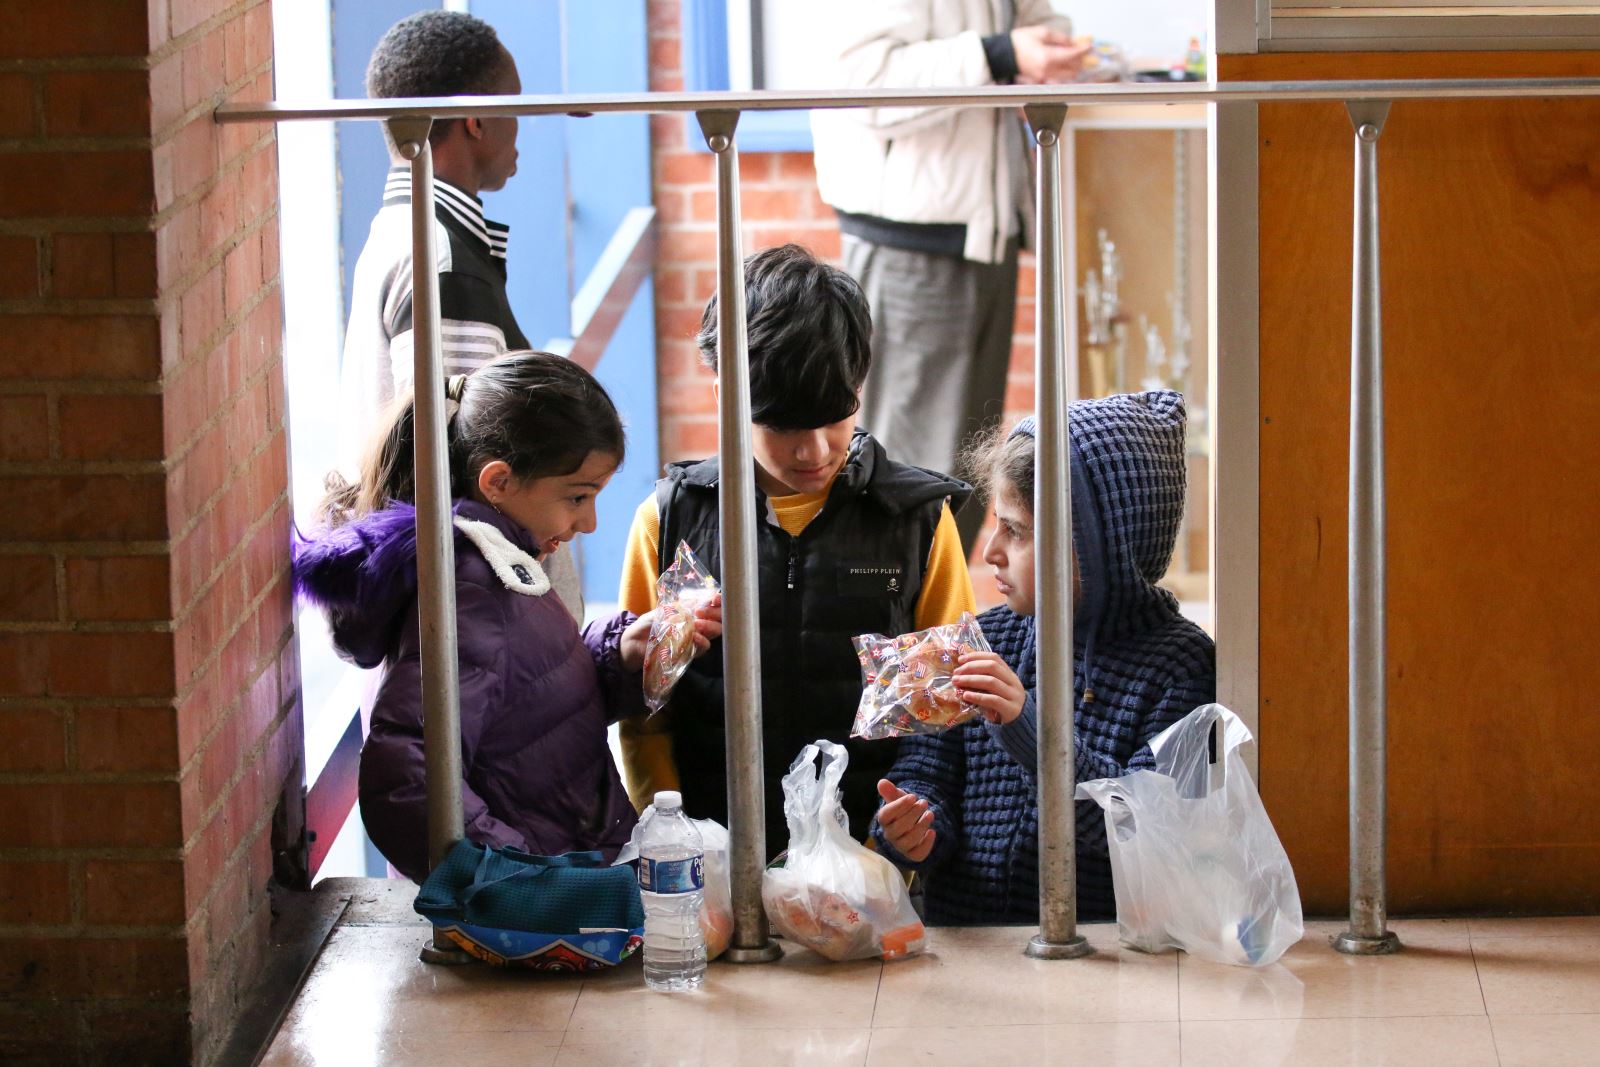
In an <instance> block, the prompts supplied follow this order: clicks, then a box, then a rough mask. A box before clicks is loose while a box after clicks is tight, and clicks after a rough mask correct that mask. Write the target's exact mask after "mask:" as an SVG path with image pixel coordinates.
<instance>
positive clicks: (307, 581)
mask: <svg viewBox="0 0 1600 1067" xmlns="http://www.w3.org/2000/svg"><path fill="white" fill-rule="evenodd" d="M453 510H454V513H455V515H456V516H457V517H458V518H462V519H468V520H471V521H473V522H479V523H484V524H486V525H489V526H492V527H494V529H496V530H497V531H499V532H500V533H501V534H502V535H504V537H505V538H506V540H508V541H510V542H511V544H512V545H514V546H516V547H517V548H518V549H521V550H522V551H523V552H526V553H527V554H528V555H529V556H533V557H537V556H538V554H539V549H538V545H537V544H536V543H535V542H534V539H533V535H531V534H530V533H528V531H526V530H524V529H523V528H522V527H521V526H518V525H517V524H516V523H515V522H512V521H511V520H510V519H508V518H506V517H505V516H504V515H502V514H500V513H499V512H498V511H495V510H494V509H493V508H491V507H489V506H488V505H486V504H480V503H478V502H477V501H474V500H458V501H456V502H455V506H454V509H453ZM455 549H456V551H457V552H458V553H459V552H462V551H477V549H475V548H473V547H471V544H470V543H469V542H468V540H467V538H466V536H465V535H464V534H463V533H462V531H461V530H460V529H459V528H457V529H456V530H455ZM293 556H294V559H293V574H294V585H295V590H296V592H298V593H299V594H300V596H301V597H302V598H304V599H305V600H307V601H309V602H311V603H313V604H316V605H317V606H319V607H321V608H322V609H323V610H324V611H325V612H326V613H327V615H328V620H329V624H330V627H331V628H332V631H333V640H334V644H335V646H336V647H337V648H338V649H339V651H340V652H341V653H342V654H343V655H345V656H346V657H347V658H349V659H351V660H353V661H355V662H356V663H357V664H359V665H361V666H363V667H375V666H377V665H378V664H379V663H382V662H383V659H384V657H385V656H386V655H388V652H389V649H390V648H391V647H392V645H393V643H394V640H395V637H396V635H397V634H398V633H399V629H400V626H401V624H402V623H403V622H404V620H405V617H406V614H407V613H408V612H409V611H410V610H411V605H412V604H413V602H414V601H415V600H416V596H417V510H416V508H415V507H413V506H412V505H410V504H403V503H393V504H390V505H389V506H388V507H386V508H383V509H382V510H380V511H374V512H371V513H370V514H367V515H363V516H362V517H361V518H359V519H354V520H352V521H350V522H348V523H345V524H344V525H343V526H339V527H337V528H335V529H331V530H326V531H322V532H319V533H317V534H315V535H313V536H312V537H310V538H304V537H300V536H298V535H297V536H296V539H295V545H294V553H293Z"/></svg>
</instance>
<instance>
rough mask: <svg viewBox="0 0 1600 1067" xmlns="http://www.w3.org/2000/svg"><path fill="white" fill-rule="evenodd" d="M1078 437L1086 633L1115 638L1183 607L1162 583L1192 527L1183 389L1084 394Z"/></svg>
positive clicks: (1078, 529) (1075, 507)
mask: <svg viewBox="0 0 1600 1067" xmlns="http://www.w3.org/2000/svg"><path fill="white" fill-rule="evenodd" d="M1068 425H1069V427H1070V434H1071V439H1072V447H1071V464H1072V546H1073V549H1074V550H1075V551H1076V552H1077V554H1078V574H1079V580H1080V582H1081V590H1080V593H1079V602H1078V608H1077V611H1076V612H1075V613H1074V614H1075V617H1076V621H1077V624H1078V628H1079V629H1081V630H1082V631H1083V638H1082V639H1098V640H1101V641H1114V640H1116V639H1117V638H1119V637H1121V636H1123V635H1125V634H1128V633H1132V632H1135V631H1140V630H1147V629H1150V628H1151V627H1153V626H1155V625H1157V624H1159V623H1160V622H1161V621H1162V620H1164V619H1167V618H1170V617H1171V616H1172V615H1173V614H1175V613H1176V612H1177V610H1178V599H1177V597H1175V596H1173V595H1172V593H1171V592H1169V591H1167V590H1165V589H1162V588H1160V587H1159V586H1157V585H1156V583H1157V582H1159V581H1160V580H1161V579H1162V577H1163V576H1164V575H1165V574H1166V573H1167V567H1168V566H1169V565H1170V564H1171V562H1172V553H1173V550H1174V549H1175V548H1176V547H1177V543H1178V531H1179V529H1180V528H1181V527H1182V525H1183V504H1184V492H1185V488H1186V483H1187V473H1186V467H1187V464H1186V462H1185V456H1184V438H1185V412H1184V407H1183V396H1182V395H1181V394H1179V393H1175V392H1171V391H1165V390H1163V391H1158V392H1147V393H1129V394H1123V395H1119V396H1110V397H1104V398H1102V399H1097V400H1080V401H1077V402H1076V403H1074V404H1072V405H1071V406H1070V408H1069V409H1068Z"/></svg>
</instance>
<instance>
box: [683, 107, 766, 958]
mask: <svg viewBox="0 0 1600 1067" xmlns="http://www.w3.org/2000/svg"><path fill="white" fill-rule="evenodd" d="M695 117H696V118H697V119H699V121H700V130H701V132H702V133H703V134H704V135H705V139H706V147H708V148H710V149H711V151H712V154H713V155H715V156H716V160H717V398H718V401H717V462H718V463H719V464H720V466H721V469H722V478H721V483H720V486H719V489H718V493H717V500H718V512H717V518H718V521H719V522H720V524H721V529H722V624H723V629H722V667H723V669H722V674H723V694H724V714H725V715H726V716H727V730H728V741H727V758H728V838H729V841H728V847H729V853H730V854H729V861H730V863H729V866H730V868H731V874H732V881H733V943H732V945H731V946H730V947H729V948H728V951H727V954H726V958H727V959H728V960H729V961H730V962H733V963H766V962H769V961H771V960H775V959H777V958H778V957H779V956H781V955H783V950H782V949H780V948H779V947H778V945H777V944H776V943H775V942H774V941H773V940H772V939H771V938H770V937H769V936H768V933H767V913H766V911H765V910H764V909H763V908H762V906H761V874H762V871H763V870H764V869H765V867H766V862H767V816H766V792H765V784H764V777H765V776H764V768H763V760H762V746H761V662H760V658H761V614H760V603H759V601H758V600H757V593H756V589H757V586H756V484H755V460H754V458H753V454H752V450H751V443H750V354H749V351H748V349H747V348H746V343H747V340H748V338H747V337H746V335H745V313H744V252H743V248H742V245H743V241H742V240H741V236H740V232H739V153H738V149H737V148H735V146H734V143H733V133H734V128H735V127H736V126H737V125H738V124H739V113H738V112H737V111H702V112H699V113H698V114H697V115H696V116H695Z"/></svg>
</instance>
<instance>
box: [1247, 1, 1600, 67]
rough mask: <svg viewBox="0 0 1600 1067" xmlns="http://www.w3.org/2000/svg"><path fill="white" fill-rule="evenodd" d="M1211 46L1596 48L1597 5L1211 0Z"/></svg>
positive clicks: (1599, 30) (1599, 34)
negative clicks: (1213, 23)
mask: <svg viewBox="0 0 1600 1067" xmlns="http://www.w3.org/2000/svg"><path fill="white" fill-rule="evenodd" d="M1215 39H1216V41H1217V50H1218V51H1219V52H1223V53H1230V54H1235V55H1237V54H1248V53H1256V52H1352V51H1359V52H1393V51H1414V52H1428V51H1438V50H1451V51H1533V50H1562V49H1573V50H1576V49H1595V48H1600V3H1592V2H1590V3H1573V4H1564V5H1562V4H1552V3H1549V2H1547V0H1498V2H1497V3H1495V4H1492V5H1490V4H1480V3H1472V2H1470V0H1453V2H1452V0H1340V2H1339V3H1338V4H1337V6H1335V4H1334V3H1332V2H1330V0H1217V5H1216V36H1215Z"/></svg>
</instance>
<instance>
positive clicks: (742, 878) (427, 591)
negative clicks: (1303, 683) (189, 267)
mask: <svg viewBox="0 0 1600 1067" xmlns="http://www.w3.org/2000/svg"><path fill="white" fill-rule="evenodd" d="M1583 96H1600V78H1526V79H1503V80H1501V79H1443V80H1382V81H1319V82H1306V81H1278V82H1230V83H1224V84H1208V85H1182V86H1163V85H1118V86H1103V85H1087V86H1078V85H1073V86H988V87H984V88H982V89H919V90H873V91H861V92H759V93H729V92H718V93H649V94H641V93H632V94H607V95H592V96H564V97H553V96H514V97H438V98H409V99H386V100H334V101H328V102H326V103H322V104H316V105H312V106H286V105H280V104H277V103H275V102H267V103H254V104H252V103H230V104H224V105H222V106H221V107H220V108H218V109H217V112H216V119H217V121H219V122H259V121H267V122H287V121H296V120H316V119H321V120H327V119H366V120H381V121H386V122H389V123H390V130H391V132H392V133H394V134H395V141H396V143H397V144H399V145H400V146H401V147H402V153H403V154H404V155H405V156H406V158H408V159H410V160H411V173H412V183H413V195H412V202H413V204H414V205H417V207H416V209H415V211H414V217H413V230H412V234H413V257H414V259H415V261H416V262H423V263H426V262H432V261H433V256H432V251H431V248H430V243H431V241H432V236H433V227H432V226H431V225H429V224H428V222H429V221H430V220H431V217H432V214H431V202H432V164H431V154H432V153H431V149H430V148H429V146H428V143H427V138H426V132H427V129H428V125H429V123H430V122H431V121H432V120H433V119H435V118H461V117H467V116H480V117H492V116H523V115H528V116H533V115H569V116H579V117H582V116H588V115H593V114H598V113H603V112H650V113H657V114H661V113H674V112H676V113H691V112H692V113H694V114H696V116H697V117H698V119H699V122H700V127H701V130H702V132H703V134H704V136H705V139H706V143H707V145H708V146H709V147H710V148H711V150H712V152H713V153H714V154H715V155H716V158H717V169H716V182H717V236H718V257H717V293H718V305H719V342H718V343H719V356H720V358H719V364H718V375H719V380H720V383H721V389H720V408H721V411H720V415H719V429H720V432H719V442H718V457H719V461H720V464H721V470H722V474H723V477H722V481H721V484H720V490H719V494H720V497H721V500H720V508H721V512H720V514H721V521H722V523H723V530H724V535H725V537H724V553H723V566H724V574H723V579H724V581H723V590H724V601H725V604H724V617H725V619H726V620H728V629H727V632H726V635H725V639H724V642H723V645H724V667H725V669H724V676H725V678H726V679H727V691H728V699H727V702H726V713H727V715H728V731H727V737H728V753H727V755H728V762H729V778H728V781H729V806H728V807H729V822H730V827H729V829H730V832H731V837H732V853H733V855H732V864H731V866H732V873H733V898H734V911H735V923H734V936H733V946H734V947H733V950H732V951H731V952H730V954H729V957H730V958H731V959H736V960H739V961H745V962H758V961H762V960H767V959H772V958H775V957H776V955H777V952H776V951H775V949H774V947H773V946H772V945H771V943H770V942H769V940H768V936H767V928H766V921H765V917H764V915H762V913H761V904H760V877H761V865H760V864H761V860H762V858H763V857H762V855H761V853H762V845H763V843H762V838H763V836H764V834H763V831H762V824H763V816H762V805H763V796H762V781H763V773H762V754H761V745H760V740H759V739H760V736H761V709H760V664H759V661H758V660H759V640H758V632H757V630H756V626H757V623H758V615H757V613H756V583H755V572H754V559H755V544H754V540H755V539H754V526H753V521H754V520H753V515H752V510H751V501H753V500H754V499H755V489H754V464H753V460H752V456H751V446H750V427H749V395H748V381H749V367H748V354H747V351H746V342H747V338H746V336H745V323H744V285H743V272H742V270H740V263H741V255H742V253H741V246H740V218H739V207H738V203H739V201H738V151H737V147H736V145H735V142H734V131H735V127H736V125H737V122H738V117H739V113H740V112H742V111H763V110H787V109H797V108H810V109H831V108H857V107H988V108H1011V107H1023V108H1025V109H1026V110H1027V112H1028V117H1029V121H1030V124H1031V125H1032V126H1033V130H1034V140H1035V142H1036V144H1037V145H1038V146H1039V149H1040V163H1041V165H1040V167H1039V168H1038V183H1039V184H1038V188H1037V193H1038V197H1039V207H1040V210H1039V212H1038V225H1039V234H1038V243H1037V246H1036V247H1038V248H1039V249H1040V251H1041V258H1040V265H1039V270H1038V272H1037V282H1038V294H1037V300H1038V306H1037V324H1036V329H1037V337H1036V352H1037V363H1036V366H1037V375H1038V377H1037V383H1038V389H1039V395H1040V409H1041V410H1040V419H1041V422H1040V434H1039V442H1038V452H1039V459H1038V463H1039V478H1038V479H1037V480H1036V482H1037V485H1036V501H1035V507H1036V515H1035V531H1036V536H1037V537H1038V538H1039V542H1040V544H1041V545H1042V546H1054V549H1053V550H1052V551H1047V552H1042V553H1040V558H1042V559H1046V560H1064V559H1066V558H1067V554H1066V552H1065V551H1064V548H1065V546H1068V545H1070V543H1071V542H1070V537H1071V519H1070V508H1071V493H1070V468H1069V466H1068V462H1067V454H1068V452H1067V424H1066V419H1067V406H1066V405H1067V402H1068V400H1069V399H1070V394H1071V392H1073V391H1074V390H1073V389H1072V388H1071V387H1072V385H1073V383H1074V382H1075V368H1076V344H1077V339H1076V337H1075V336H1073V335H1072V334H1070V333H1068V332H1067V331H1065V330H1064V329H1063V321H1064V320H1065V319H1066V318H1067V317H1069V316H1070V315H1071V314H1072V305H1071V302H1070V301H1069V300H1068V299H1067V297H1066V280H1065V279H1064V278H1063V277H1062V276H1061V267H1060V264H1059V258H1060V250H1061V248H1062V247H1063V238H1062V234H1063V229H1064V226H1065V223H1064V221H1063V219H1062V214H1063V212H1062V211H1061V210H1060V205H1059V202H1058V201H1059V198H1060V195H1061V191H1060V183H1061V175H1060V170H1061V161H1060V141H1059V137H1060V128H1061V122H1062V120H1063V119H1064V118H1065V113H1066V109H1067V108H1068V107H1069V106H1080V105H1086V104H1147V105H1159V104H1179V103H1190V104H1193V103H1216V104H1227V103H1270V102H1297V101H1298V102H1303V101H1319V100H1323V101H1337V102H1341V103H1344V104H1345V105H1346V106H1347V107H1348V108H1349V110H1350V115H1351V121H1352V124H1353V125H1354V127H1355V130H1354V134H1355V142H1354V143H1355V230H1354V262H1353V270H1352V279H1351V287H1352V301H1351V303H1352V307H1351V319H1352V330H1351V366H1352V375H1351V385H1350V389H1351V409H1350V410H1351V420H1350V466H1351V480H1350V532H1351V537H1350V546H1349V552H1350V555H1349V582H1350V585H1349V597H1350V602H1349V612H1350V634H1351V638H1350V663H1349V679H1350V708H1349V714H1350V740H1349V759H1350V781H1351V798H1350V837H1351V847H1350V926H1349V928H1348V929H1347V930H1345V931H1344V932H1343V933H1341V934H1340V935H1338V936H1337V937H1336V938H1334V939H1333V944H1334V947H1335V948H1336V949H1337V950H1339V951H1341V952H1347V953H1360V954H1379V953H1386V952H1393V951H1396V950H1397V949H1398V948H1399V942H1398V940H1397V939H1396V938H1395V936H1394V934H1393V933H1392V932H1390V931H1388V930H1387V929H1386V924H1387V904H1386V887H1385V883H1384V822H1385V813H1386V808H1385V782H1384V757H1385V748H1386V741H1385V695H1386V680H1385V677H1384V672H1383V650H1384V588H1383V557H1384V510H1383V464H1384V453H1383V423H1382V417H1381V413H1382V410H1383V392H1382V380H1381V360H1380V348H1381V345H1380V340H1381V339H1380V336H1379V322H1380V308H1381V293H1380V291H1379V285H1378V277H1379V270H1378V268H1379V262H1380V252H1379V248H1378V226H1377V218H1378V186H1377V159H1378V156H1377V142H1378V136H1379V133H1380V132H1381V130H1382V127H1383V121H1384V118H1385V117H1386V115H1387V111H1388V104H1389V103H1390V102H1392V101H1394V100H1420V99H1434V100H1437V99H1483V98H1517V97H1522V98H1533V97H1583ZM423 206H427V207H428V210H427V211H424V210H423ZM1046 253H1048V255H1046ZM432 288H433V284H432V283H429V282H426V281H423V280H421V279H419V282H418V299H417V302H416V304H417V318H418V321H419V323H420V324H422V327H423V328H421V329H419V330H418V333H417V344H416V349H415V357H416V371H415V381H416V382H417V383H418V385H417V391H418V399H417V403H418V435H417V453H418V454H417V476H418V500H417V514H418V528H419V535H420V533H421V532H422V531H423V530H424V529H427V530H428V531H429V532H430V537H429V538H428V543H427V544H426V545H424V544H423V543H422V539H421V537H420V536H419V556H418V582H419V599H420V610H421V611H422V612H423V615H424V619H423V623H424V625H423V628H422V646H423V647H422V654H423V690H424V692H423V696H424V707H423V711H424V720H425V733H426V739H427V740H426V743H427V747H428V750H429V751H428V760H427V772H428V783H427V788H428V816H429V819H428V821H429V841H430V854H431V855H432V856H433V857H434V858H435V859H437V857H438V856H439V855H440V854H441V849H442V848H443V847H446V846H447V845H448V843H449V842H451V841H453V840H455V839H457V838H459V837H460V836H461V833H462V830H463V827H462V821H461V780H460V773H459V741H460V738H459V734H460V726H459V708H458V707H457V704H456V694H455V687H454V675H455V634H454V626H453V623H454V618H453V614H454V613H453V611H450V609H449V604H450V601H449V599H448V598H449V595H450V592H452V591H453V584H452V582H453V575H454V565H453V562H452V555H453V552H452V550H453V544H452V539H451V536H450V530H449V523H450V512H449V500H448V499H447V497H448V491H447V490H444V491H441V489H442V487H443V479H444V475H443V473H442V470H443V468H442V458H443V454H444V447H445V442H444V426H443V422H442V419H440V418H439V417H438V412H440V411H441V410H442V399H443V398H442V395H441V393H442V375H441V371H440V364H439V353H438V321H437V320H438V308H437V304H436V302H434V301H429V300H428V299H427V296H428V293H427V292H425V290H431V289H432ZM424 489H426V492H424ZM1035 581H1036V582H1037V584H1038V586H1039V593H1040V596H1039V597H1038V606H1039V611H1040V617H1039V629H1040V633H1041V634H1042V635H1053V636H1052V637H1051V638H1050V640H1048V641H1045V640H1041V642H1040V648H1039V653H1038V655H1039V664H1038V678H1039V687H1038V707H1039V715H1040V730H1039V732H1040V744H1039V767H1038V778H1037V781H1038V782H1039V792H1040V825H1039V833H1040V844H1041V847H1040V932H1039V935H1038V936H1036V937H1035V938H1033V939H1032V941H1031V942H1030V943H1029V946H1028V949H1027V951H1028V952H1029V954H1030V955H1036V956H1040V957H1045V958H1069V957H1072V956H1077V955H1082V954H1084V953H1085V952H1086V951H1087V946H1086V945H1085V944H1084V942H1083V939H1082V938H1081V937H1080V936H1078V935H1077V933H1076V929H1075V922H1076V911H1077V886H1076V881H1075V877H1074V863H1073V854H1074V851H1075V848H1076V841H1075V838H1076V832H1075V831H1076V827H1075V824H1074V803H1075V802H1074V798H1073V793H1074V786H1075V781H1074V778H1075V776H1074V773H1073V768H1072V760H1071V756H1072V745H1073V737H1072V731H1073V711H1074V703H1075V702H1074V694H1073V678H1072V675H1073V669H1072V662H1071V656H1072V653H1071V649H1072V640H1071V632H1072V631H1071V626H1072V617H1071V615H1072V611H1071V595H1070V578H1064V577H1063V576H1062V575H1060V574H1056V573H1046V572H1045V570H1044V569H1041V570H1040V572H1039V573H1038V574H1037V575H1036V578H1035ZM446 611H449V614H450V616H451V617H450V618H448V619H445V618H438V617H436V618H431V619H430V618H429V616H430V615H441V614H443V613H444V612H446ZM1063 638H1065V640H1063ZM435 739H438V742H437V743H436V740H435ZM452 750H454V753H455V755H454V759H455V763H454V764H452V762H451V752H452ZM445 949H446V947H445V946H438V945H435V946H429V947H428V948H425V949H424V952H423V956H424V959H434V960H436V961H439V962H444V961H446V960H448V959H452V958H454V957H453V956H452V955H451V954H450V953H449V952H448V951H446V950H445Z"/></svg>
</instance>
